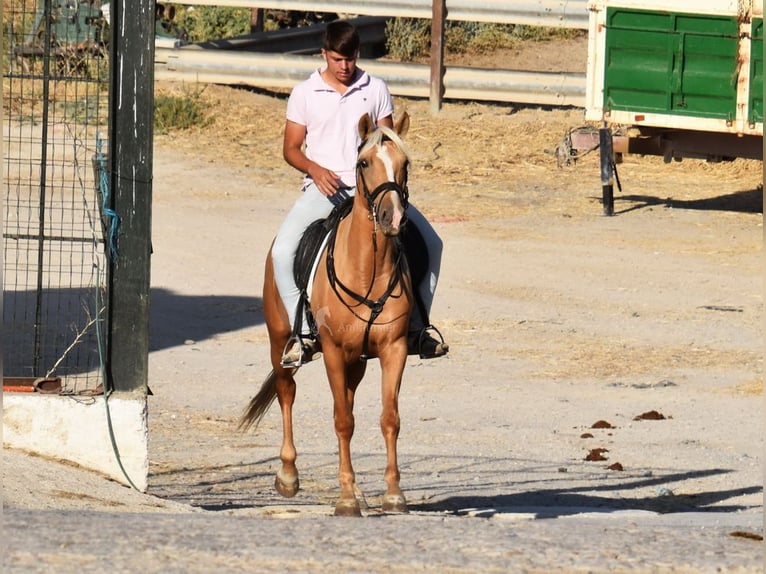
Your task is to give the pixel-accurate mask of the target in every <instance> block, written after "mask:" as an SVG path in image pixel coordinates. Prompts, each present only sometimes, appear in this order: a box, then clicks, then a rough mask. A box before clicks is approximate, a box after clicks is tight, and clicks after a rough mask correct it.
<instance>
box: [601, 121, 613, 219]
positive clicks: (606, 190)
mask: <svg viewBox="0 0 766 574" xmlns="http://www.w3.org/2000/svg"><path fill="white" fill-rule="evenodd" d="M598 143H599V149H600V151H601V196H602V199H601V202H602V205H603V208H604V215H614V181H613V180H614V178H613V175H614V151H613V146H612V132H611V131H610V130H609V128H600V129H599V130H598Z"/></svg>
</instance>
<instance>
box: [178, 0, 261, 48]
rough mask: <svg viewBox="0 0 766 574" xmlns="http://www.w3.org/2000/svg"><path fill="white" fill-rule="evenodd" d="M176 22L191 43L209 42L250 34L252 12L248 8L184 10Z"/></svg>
mask: <svg viewBox="0 0 766 574" xmlns="http://www.w3.org/2000/svg"><path fill="white" fill-rule="evenodd" d="M174 20H175V24H176V25H177V26H178V27H179V28H181V29H182V30H183V31H184V39H185V40H187V41H189V42H209V41H211V40H220V39H221V38H233V37H235V36H242V35H244V34H249V33H250V10H249V9H247V8H219V7H213V6H196V7H195V8H194V9H193V10H192V9H190V8H182V9H179V10H178V12H177V13H176V17H175V18H174Z"/></svg>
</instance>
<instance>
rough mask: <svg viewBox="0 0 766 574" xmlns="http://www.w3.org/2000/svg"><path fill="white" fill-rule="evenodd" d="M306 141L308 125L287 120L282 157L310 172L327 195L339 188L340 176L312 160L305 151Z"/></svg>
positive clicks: (293, 165) (298, 168)
mask: <svg viewBox="0 0 766 574" xmlns="http://www.w3.org/2000/svg"><path fill="white" fill-rule="evenodd" d="M304 141H306V126H303V125H301V124H296V123H295V122H291V121H290V120H287V122H286V123H285V137H284V140H283V142H282V157H284V158H285V161H286V162H287V163H288V164H289V165H291V166H292V167H294V168H295V169H297V170H298V171H300V172H302V173H306V174H308V175H309V176H310V177H311V179H313V180H314V183H316V185H317V187H318V188H319V191H321V192H322V193H323V194H325V195H326V196H327V197H330V196H331V195H334V194H335V192H336V191H337V190H338V186H339V181H340V178H339V177H338V175H337V174H336V173H335V172H334V171H332V170H329V169H326V168H324V167H322V166H321V165H319V164H318V163H316V162H314V161H311V160H310V159H309V158H307V157H306V154H305V153H304V152H303V142H304Z"/></svg>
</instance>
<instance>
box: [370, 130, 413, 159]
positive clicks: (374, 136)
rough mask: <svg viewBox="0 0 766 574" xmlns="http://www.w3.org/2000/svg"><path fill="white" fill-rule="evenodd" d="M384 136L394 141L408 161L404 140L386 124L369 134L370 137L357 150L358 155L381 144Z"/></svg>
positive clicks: (408, 156) (408, 153)
mask: <svg viewBox="0 0 766 574" xmlns="http://www.w3.org/2000/svg"><path fill="white" fill-rule="evenodd" d="M384 137H386V138H388V139H390V140H391V141H392V142H394V143H395V144H396V146H397V147H398V148H399V149H400V150H401V151H402V153H403V154H404V156H405V157H406V158H407V160H408V161H409V159H410V152H409V150H408V149H407V146H406V145H405V143H404V140H402V138H400V137H399V134H397V133H396V132H395V131H394V130H392V129H391V128H389V127H386V126H378V127H377V129H376V130H375V131H374V132H372V133H371V134H370V137H368V138H367V140H366V141H365V142H364V144H363V145H362V148H361V149H360V150H359V155H362V154H364V153H366V152H368V151H370V150H371V149H372V148H374V147H377V146H379V145H380V144H382V143H383V138H384Z"/></svg>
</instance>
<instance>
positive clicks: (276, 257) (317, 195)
mask: <svg viewBox="0 0 766 574" xmlns="http://www.w3.org/2000/svg"><path fill="white" fill-rule="evenodd" d="M332 208H333V206H332V204H331V203H330V202H329V201H328V200H327V198H326V197H325V196H324V195H322V193H321V192H320V191H319V190H318V189H317V188H316V186H315V185H313V184H310V185H308V186H306V187H305V188H304V190H303V193H302V194H301V196H300V197H299V198H298V200H297V201H296V202H295V204H294V205H293V207H292V209H290V212H289V213H288V214H287V217H285V220H284V221H283V222H282V225H281V226H280V227H279V230H278V231H277V235H276V237H275V238H274V245H273V246H272V248H271V258H272V262H273V265H274V279H275V281H276V283H277V289H278V290H279V295H280V297H282V303H283V304H284V306H285V309H286V310H287V316H288V317H289V319H290V325H291V326H294V325H295V312H296V309H297V307H298V301H299V299H300V289H298V287H297V285H296V284H295V276H294V274H293V265H294V262H295V254H296V252H297V250H298V243H299V242H300V239H301V236H302V235H303V233H304V231H306V228H307V227H308V226H309V225H311V223H313V222H314V221H316V220H317V219H321V218H323V217H327V216H328V215H329V214H330V212H331V211H332ZM307 331H308V325H307V324H306V320H305V317H304V319H303V326H302V328H301V333H304V332H307ZM298 334H300V333H298ZM296 352H297V353H300V349H296ZM299 358H300V355H298V359H299ZM288 359H289V358H288ZM288 362H290V361H288Z"/></svg>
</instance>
